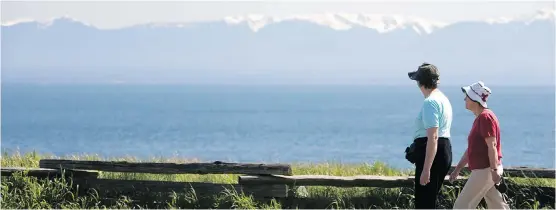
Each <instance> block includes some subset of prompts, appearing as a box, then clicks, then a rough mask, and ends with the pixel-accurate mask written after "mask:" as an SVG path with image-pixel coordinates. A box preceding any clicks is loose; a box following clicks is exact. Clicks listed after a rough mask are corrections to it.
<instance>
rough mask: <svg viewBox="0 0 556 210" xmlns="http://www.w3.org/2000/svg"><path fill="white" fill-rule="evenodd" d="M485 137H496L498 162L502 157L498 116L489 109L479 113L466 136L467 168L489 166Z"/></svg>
mask: <svg viewBox="0 0 556 210" xmlns="http://www.w3.org/2000/svg"><path fill="white" fill-rule="evenodd" d="M487 137H496V150H497V151H498V162H497V164H500V162H501V159H502V150H501V149H500V148H501V144H500V126H499V123H498V118H496V115H494V112H492V111H491V110H489V109H484V111H483V112H482V113H481V114H479V116H478V117H477V118H475V121H474V122H473V127H472V128H471V132H469V137H468V138H467V144H468V145H467V160H468V163H467V164H469V169H470V170H473V169H483V168H488V167H490V161H489V158H488V146H487V144H486V142H485V138H487Z"/></svg>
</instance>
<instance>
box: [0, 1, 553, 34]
mask: <svg viewBox="0 0 556 210" xmlns="http://www.w3.org/2000/svg"><path fill="white" fill-rule="evenodd" d="M546 8H549V9H554V2H553V1H549V0H546V1H478V0H465V1H462V0H459V1H458V0H444V1H438V0H437V1H416V0H405V1H401V0H389V1H385V0H383V1H378V0H366V1H363V0H359V1H338V0H336V1H330V0H329V1H322V0H320V1H317V0H311V1H308V0H305V1H202V2H201V1H165V2H154V1H9V2H6V1H2V2H1V10H2V15H1V16H2V23H3V24H6V23H10V22H14V21H18V20H23V19H32V20H39V21H46V20H48V19H51V18H54V17H60V16H69V17H72V18H74V19H77V20H80V21H83V22H86V23H89V24H92V25H95V26H97V27H99V28H117V27H122V26H129V25H134V24H140V23H146V22H176V21H180V22H188V21H206V20H217V19H221V18H223V17H225V16H230V15H244V14H251V13H254V14H265V15H288V14H303V13H323V12H347V13H378V14H399V15H410V16H418V17H423V18H427V19H434V20H439V21H444V22H454V21H459V20H477V19H486V18H497V17H507V16H519V15H527V14H532V13H534V12H535V11H537V10H539V9H546Z"/></svg>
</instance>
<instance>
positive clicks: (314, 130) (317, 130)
mask: <svg viewBox="0 0 556 210" xmlns="http://www.w3.org/2000/svg"><path fill="white" fill-rule="evenodd" d="M491 88H492V89H493V92H494V93H493V95H492V96H491V97H490V99H489V100H490V106H491V107H492V109H493V110H494V112H495V113H496V114H497V115H498V117H499V119H500V121H501V126H502V142H503V143H502V146H503V152H504V155H505V156H504V159H503V161H504V163H505V165H507V166H508V165H512V166H517V165H519V166H540V167H550V168H554V159H555V141H554V138H555V124H554V118H555V113H554V110H555V108H554V102H555V98H554V87H544V88H542V87H531V88H523V87H521V88H520V87H491ZM442 90H443V91H444V92H445V93H446V94H447V95H448V97H449V98H450V100H451V102H452V105H453V107H454V117H455V119H454V122H453V130H452V136H453V138H452V141H453V143H452V144H453V146H454V149H453V150H454V156H455V158H454V163H453V164H456V163H457V162H456V161H459V157H460V156H461V154H462V153H463V151H464V150H465V146H466V136H467V133H468V132H469V129H470V127H471V123H472V121H473V116H472V114H471V113H469V112H468V111H466V110H465V109H464V102H463V94H462V93H461V91H460V89H459V88H458V87H443V88H442ZM422 100H423V98H422V95H421V93H420V92H419V90H418V89H417V88H416V87H412V86H406V87H403V86H399V87H396V86H367V87H364V86H361V87H356V86H352V87H348V86H343V87H342V86H306V87H303V86H297V87H294V86H266V87H264V86H253V87H238V86H178V85H175V86H162V85H158V86H156V85H143V86H134V85H97V86H95V85H90V86H88V85H74V86H70V85H42V86H39V85H34V86H31V85H3V86H2V124H1V125H2V145H1V146H2V150H4V151H14V150H17V149H19V150H20V151H22V152H25V151H32V150H37V151H39V152H45V153H53V154H56V155H65V154H82V153H89V154H91V153H94V154H100V155H102V156H106V157H114V156H124V155H130V156H138V157H142V158H149V157H153V156H157V157H159V156H167V157H176V156H179V157H185V158H198V159H201V160H204V161H214V160H224V161H240V162H260V161H264V162H325V161H336V162H350V163H359V162H373V161H383V162H386V163H388V164H390V165H392V166H394V167H399V168H410V167H411V165H410V164H409V163H408V162H407V161H406V160H405V159H404V155H403V151H404V149H405V147H406V146H407V145H408V144H409V143H410V142H411V141H412V139H411V134H412V133H413V130H412V123H413V120H414V117H415V115H416V114H417V112H418V108H419V105H420V103H421V102H422Z"/></svg>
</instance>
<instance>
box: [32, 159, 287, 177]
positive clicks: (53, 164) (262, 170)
mask: <svg viewBox="0 0 556 210" xmlns="http://www.w3.org/2000/svg"><path fill="white" fill-rule="evenodd" d="M39 167H41V168H51V169H81V170H98V171H106V172H131V173H152V174H267V175H271V174H279V175H291V174H292V170H291V167H290V166H289V165H285V164H253V163H243V164H242V163H225V162H220V161H216V162H213V163H182V164H179V163H132V162H126V161H85V160H60V159H42V160H40V161H39Z"/></svg>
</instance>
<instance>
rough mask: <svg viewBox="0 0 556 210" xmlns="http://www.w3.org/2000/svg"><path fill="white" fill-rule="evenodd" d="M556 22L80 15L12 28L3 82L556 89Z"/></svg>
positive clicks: (5, 41) (6, 36)
mask: <svg viewBox="0 0 556 210" xmlns="http://www.w3.org/2000/svg"><path fill="white" fill-rule="evenodd" d="M555 17H556V13H555V12H554V10H540V11H538V12H536V13H534V14H530V15H525V16H518V17H513V18H494V19H487V20H482V21H463V22H455V23H444V22H439V21H433V20H427V19H423V18H419V17H408V16H401V15H380V14H346V13H334V14H332V13H330V14H308V15H291V16H280V17H279V16H264V15H244V16H233V17H225V18H223V19H222V20H219V21H207V22H196V23H145V24H139V25H134V26H128V27H123V28H118V29H99V28H97V27H95V26H93V25H92V24H89V23H84V22H82V21H79V20H75V19H72V18H71V17H61V18H54V19H51V20H49V21H45V22H41V21H34V20H17V21H12V22H5V23H3V24H2V37H1V39H2V77H3V81H17V82H38V81H52V82H64V81H77V82H80V81H81V82H107V81H114V80H117V81H125V82H147V81H148V82H185V83H189V82H201V83H202V82H207V83H222V82H230V81H232V82H237V83H249V82H256V83H269V82H278V83H305V82H308V83H350V84H351V83H357V84H360V83H364V84H366V83H381V81H388V82H394V83H398V82H400V83H401V82H406V80H405V79H406V78H405V77H403V75H404V74H403V73H404V72H407V71H408V69H409V70H411V69H413V68H414V67H415V66H417V65H419V64H420V63H422V62H425V61H427V62H431V63H435V64H437V65H438V66H439V68H440V69H441V71H443V72H444V74H443V80H444V81H447V82H458V81H465V82H469V81H470V80H476V79H478V78H477V77H481V78H483V79H485V80H486V79H490V80H491V82H494V83H500V84H505V83H508V81H521V80H523V79H525V80H526V81H521V82H525V83H542V84H554V65H555V61H554V60H555V53H554V46H555V41H554V35H555V30H554V22H555V21H554V20H555ZM377 72H379V73H377ZM474 74H478V75H480V76H476V75H474ZM501 75H504V77H501ZM508 78H509V79H508Z"/></svg>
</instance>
